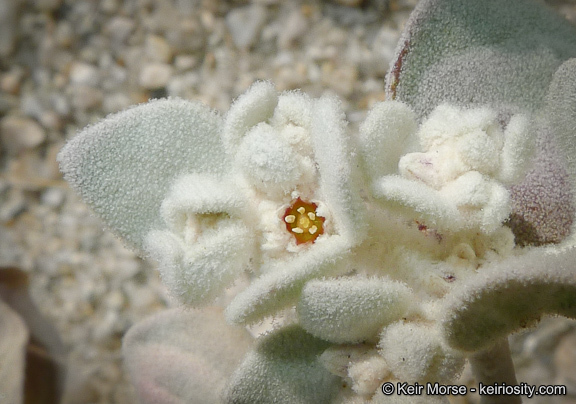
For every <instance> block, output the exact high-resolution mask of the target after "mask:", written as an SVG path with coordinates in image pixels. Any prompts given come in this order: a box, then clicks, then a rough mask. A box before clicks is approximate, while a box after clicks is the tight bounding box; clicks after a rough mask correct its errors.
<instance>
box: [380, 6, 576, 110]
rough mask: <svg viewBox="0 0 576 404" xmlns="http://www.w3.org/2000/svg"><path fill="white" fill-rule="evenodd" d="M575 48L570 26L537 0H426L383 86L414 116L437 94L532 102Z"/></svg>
mask: <svg viewBox="0 0 576 404" xmlns="http://www.w3.org/2000/svg"><path fill="white" fill-rule="evenodd" d="M573 56H576V28H574V27H573V26H572V25H571V24H569V23H568V22H567V21H565V20H564V19H563V18H561V17H559V16H558V15H556V14H555V13H554V12H553V11H552V10H551V9H549V8H547V7H546V6H543V5H542V4H540V3H539V2H537V1H535V0H509V1H501V0H483V1H471V0H424V1H421V2H420V3H419V4H418V6H417V7H416V9H415V10H414V12H413V13H412V15H411V17H410V20H409V22H408V23H407V25H406V28H405V30H404V33H403V34H402V36H401V38H400V42H399V46H398V48H397V50H396V58H395V60H394V61H393V62H392V64H391V66H390V73H389V75H388V77H387V92H388V96H389V98H390V99H397V100H400V101H403V102H406V103H408V104H409V105H410V106H412V108H414V110H415V111H416V113H417V114H418V115H419V116H420V117H421V116H423V115H426V114H427V113H428V112H429V111H431V110H432V109H433V108H434V107H435V106H437V105H439V104H441V103H443V102H449V103H453V104H458V105H472V104H490V105H491V106H492V107H495V108H498V107H499V106H507V105H512V106H517V107H520V108H527V109H529V110H534V109H536V108H538V107H540V106H541V105H542V101H543V98H544V95H545V94H546V90H547V88H548V85H549V83H550V80H551V79H552V75H553V74H554V71H555V70H556V69H557V68H558V66H560V64H561V63H562V62H563V61H564V60H566V59H568V58H570V57H573Z"/></svg>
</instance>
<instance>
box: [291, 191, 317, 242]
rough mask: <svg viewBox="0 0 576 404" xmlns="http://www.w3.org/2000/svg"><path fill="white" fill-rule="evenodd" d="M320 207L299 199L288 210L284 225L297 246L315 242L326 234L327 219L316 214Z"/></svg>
mask: <svg viewBox="0 0 576 404" xmlns="http://www.w3.org/2000/svg"><path fill="white" fill-rule="evenodd" d="M316 208H318V205H316V204H315V203H312V202H304V201H303V200H302V199H300V198H298V199H296V200H295V201H294V202H292V204H291V205H290V206H289V207H288V209H286V212H285V213H284V217H283V219H284V223H285V224H286V230H288V231H289V232H290V233H291V234H292V235H293V236H294V237H295V238H296V244H303V243H309V242H312V243H313V242H314V241H315V240H316V239H317V238H318V236H319V235H320V234H323V233H324V221H325V220H326V218H324V217H322V216H318V215H317V214H316Z"/></svg>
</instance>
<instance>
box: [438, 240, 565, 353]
mask: <svg viewBox="0 0 576 404" xmlns="http://www.w3.org/2000/svg"><path fill="white" fill-rule="evenodd" d="M575 263H576V248H574V247H572V248H569V249H567V250H565V251H563V252H559V253H546V252H545V251H543V250H542V248H538V249H534V250H532V251H531V252H529V253H527V254H524V255H522V256H520V257H515V258H510V259H507V260H505V261H503V262H502V263H501V264H496V265H494V266H493V267H492V268H485V269H483V270H482V272H480V273H479V274H478V276H476V277H474V278H472V279H471V280H470V281H468V282H467V283H465V284H463V285H462V288H461V289H459V290H458V291H457V292H455V293H454V294H453V295H452V296H450V297H449V298H448V299H447V301H446V305H445V308H444V312H445V313H446V314H445V316H444V319H443V320H442V326H443V328H444V334H445V337H446V340H447V341H448V343H449V344H450V345H451V346H452V347H453V348H456V349H461V350H465V351H477V350H480V349H484V348H487V347H489V346H490V345H492V344H493V343H494V342H496V341H497V340H499V339H501V338H504V337H506V336H507V335H508V334H510V333H512V332H515V331H519V330H521V329H523V328H526V327H529V326H531V325H533V324H534V323H535V322H536V321H538V320H539V319H540V318H541V317H542V316H543V315H545V314H557V315H562V316H566V317H569V318H576V277H575V275H574V274H575V271H574V270H575V265H576V264H575Z"/></svg>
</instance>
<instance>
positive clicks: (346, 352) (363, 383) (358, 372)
mask: <svg viewBox="0 0 576 404" xmlns="http://www.w3.org/2000/svg"><path fill="white" fill-rule="evenodd" d="M319 360H320V362H321V363H322V364H323V365H324V366H325V367H326V369H328V370H329V371H330V373H332V374H335V375H337V376H340V377H342V378H345V380H346V381H347V382H350V384H351V387H352V390H353V391H354V392H355V393H357V394H359V395H361V396H364V397H366V396H372V395H374V392H375V391H377V390H378V387H379V386H380V385H381V384H382V381H383V380H384V379H385V378H386V377H387V376H389V375H390V370H389V369H388V365H387V364H386V361H385V360H384V358H383V357H382V356H381V355H380V354H379V353H378V351H377V350H376V347H375V346H374V345H371V344H354V345H333V346H331V347H330V348H328V349H327V350H325V351H324V352H323V353H322V355H320V358H319Z"/></svg>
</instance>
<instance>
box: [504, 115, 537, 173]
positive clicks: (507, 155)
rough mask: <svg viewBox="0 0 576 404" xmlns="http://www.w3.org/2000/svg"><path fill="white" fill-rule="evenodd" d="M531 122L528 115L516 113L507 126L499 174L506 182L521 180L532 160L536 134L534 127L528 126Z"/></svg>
mask: <svg viewBox="0 0 576 404" xmlns="http://www.w3.org/2000/svg"><path fill="white" fill-rule="evenodd" d="M530 124H532V123H531V122H529V120H528V117H527V116H525V115H514V116H513V117H512V118H511V119H510V122H508V125H507V126H506V130H505V131H504V138H505V143H504V147H503V148H502V154H501V155H500V171H499V172H498V176H497V178H498V179H499V180H500V181H502V182H503V183H505V184H515V183H517V182H518V181H519V180H521V179H522V177H523V176H524V175H525V174H526V171H527V168H528V166H529V164H530V163H531V162H532V158H533V157H534V146H535V136H534V134H533V129H531V128H528V125H530Z"/></svg>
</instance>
